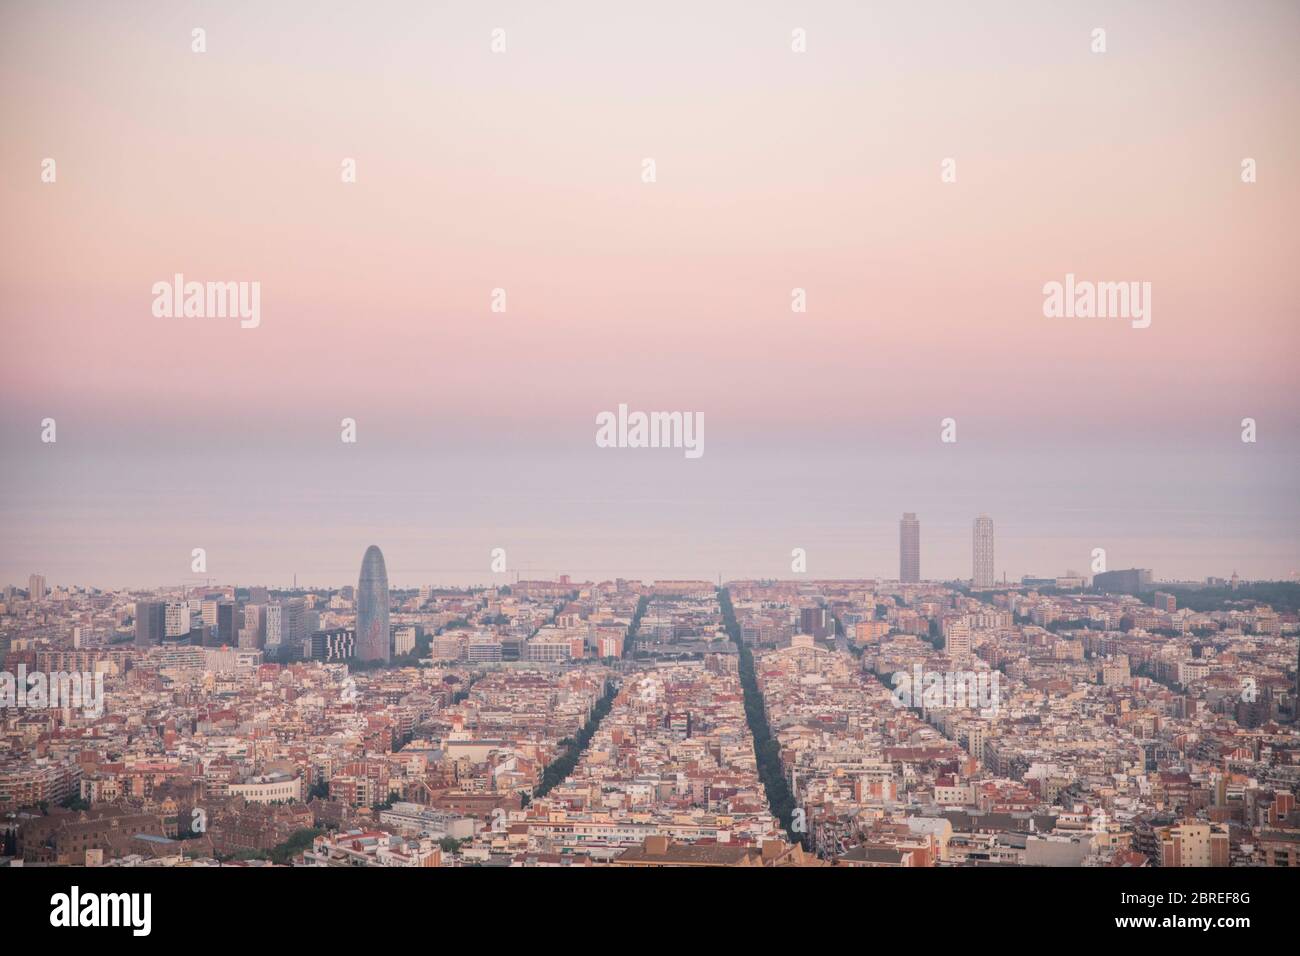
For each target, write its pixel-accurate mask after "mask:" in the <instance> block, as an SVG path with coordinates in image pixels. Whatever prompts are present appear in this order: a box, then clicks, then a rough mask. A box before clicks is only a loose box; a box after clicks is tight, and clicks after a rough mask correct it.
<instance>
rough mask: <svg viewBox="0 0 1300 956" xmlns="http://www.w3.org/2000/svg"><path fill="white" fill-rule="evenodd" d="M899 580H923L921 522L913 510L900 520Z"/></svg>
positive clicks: (913, 581)
mask: <svg viewBox="0 0 1300 956" xmlns="http://www.w3.org/2000/svg"><path fill="white" fill-rule="evenodd" d="M898 580H900V581H902V582H903V583H904V584H916V583H917V582H918V581H920V580H921V522H919V521H917V520H916V514H915V513H914V512H911V511H908V512H904V514H903V520H902V521H900V522H898Z"/></svg>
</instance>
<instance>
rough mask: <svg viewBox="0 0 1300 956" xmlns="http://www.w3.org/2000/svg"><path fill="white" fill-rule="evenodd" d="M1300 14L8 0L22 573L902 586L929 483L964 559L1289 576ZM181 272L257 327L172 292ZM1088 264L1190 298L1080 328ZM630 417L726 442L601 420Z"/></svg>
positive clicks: (1298, 549) (7, 480) (161, 578)
mask: <svg viewBox="0 0 1300 956" xmlns="http://www.w3.org/2000/svg"><path fill="white" fill-rule="evenodd" d="M195 27H202V28H203V29H205V30H206V44H207V46H206V52H204V53H202V54H197V53H194V52H192V50H191V30H192V28H195ZM1096 27H1103V28H1105V30H1106V35H1107V44H1108V47H1107V51H1106V52H1105V53H1104V54H1100V55H1099V54H1094V53H1092V52H1091V51H1090V48H1089V44H1090V32H1091V31H1092V30H1093V29H1094V28H1096ZM495 28H500V29H503V30H504V31H505V38H506V49H505V51H504V52H502V53H496V54H494V53H493V52H492V51H491V49H490V43H491V39H492V30H493V29H495ZM794 28H803V29H806V30H807V52H806V53H802V54H795V53H793V52H792V50H791V31H792V30H793V29H794ZM1298 40H1300V8H1297V6H1296V5H1295V4H1291V3H1282V2H1278V3H1270V2H1263V3H1259V4H1257V5H1253V6H1252V8H1251V15H1250V16H1243V15H1242V14H1241V10H1240V8H1238V7H1235V6H1234V5H1232V4H1227V3H1211V2H1189V3H1178V2H1153V3H1148V4H1143V5H1141V6H1140V7H1133V6H1127V5H1119V4H1110V3H1101V4H1096V5H1093V6H1092V7H1091V8H1089V9H1088V10H1086V11H1079V10H1071V9H1066V8H1057V7H1050V6H1044V5H1039V4H1033V3H1020V2H1002V3H990V4H982V5H979V6H973V7H971V8H969V9H967V8H961V7H957V8H955V9H952V8H948V7H931V6H930V5H925V4H922V5H916V6H912V7H906V8H903V7H884V8H873V9H864V8H861V7H860V6H858V5H856V4H853V3H848V2H836V3H826V4H819V5H817V6H816V7H815V8H804V7H800V6H797V5H795V6H791V5H788V4H784V3H775V2H768V3H741V2H738V0H723V2H719V3H716V4H710V5H709V6H708V7H706V8H701V7H700V6H699V5H697V4H689V3H685V2H669V3H662V4H656V5H654V6H653V7H647V8H636V7H626V8H615V7H611V6H609V5H606V4H600V3H596V2H588V0H582V2H576V0H575V2H559V3H555V4H548V5H546V7H545V9H541V8H538V7H536V6H535V5H532V4H526V3H499V4H493V5H491V6H490V7H487V8H481V9H480V8H478V7H477V6H473V5H465V6H459V5H447V6H438V5H431V4H426V3H415V2H405V3H393V4H389V5H386V6H385V8H384V11H383V15H382V16H381V15H375V12H374V11H372V10H367V9H365V8H362V7H354V6H352V5H349V4H345V3H322V4H310V5H309V4H305V3H284V4H277V5H275V6H273V7H267V6H265V5H261V4H255V3H249V2H231V3H223V4H221V5H218V6H206V5H205V6H197V5H196V6H185V7H177V6H175V5H171V4H163V3H156V2H139V3H132V4H127V5H122V6H117V5H114V6H113V7H109V6H105V5H98V4H93V3H62V4H60V3H50V4H45V3H35V2H17V3H11V4H6V5H5V6H4V8H3V9H0V80H2V81H3V82H0V115H3V117H4V120H5V128H6V134H5V136H4V138H3V141H2V142H0V169H3V171H4V173H5V175H4V176H0V203H3V205H4V208H5V209H6V211H7V212H8V215H7V217H6V228H5V229H4V230H3V240H2V242H3V246H2V251H3V255H0V290H2V291H3V295H4V301H5V310H4V315H5V323H4V327H5V343H4V348H3V349H0V457H2V458H3V461H4V463H5V470H4V478H3V479H0V540H2V541H3V542H4V543H3V545H2V546H0V582H12V583H14V584H17V585H19V586H22V585H23V584H24V583H25V582H26V580H27V576H28V575H29V574H31V573H33V572H40V573H44V574H45V575H46V577H47V579H48V580H49V581H50V583H51V584H58V583H81V584H86V585H89V586H99V587H118V586H136V587H156V586H159V585H164V584H166V583H167V582H169V581H174V582H177V583H183V582H187V581H192V580H193V579H194V577H195V576H194V575H192V574H191V572H190V553H191V550H192V549H193V548H196V547H202V548H205V549H206V551H207V560H208V569H209V571H208V574H207V575H206V576H207V577H212V578H214V579H219V580H223V581H227V582H232V583H233V582H241V583H242V582H248V583H265V584H273V585H281V584H286V583H288V582H290V581H291V580H292V577H293V575H294V573H295V572H296V573H297V574H298V578H299V580H300V581H302V582H312V581H319V582H321V583H322V584H326V583H329V584H332V585H334V586H341V585H342V584H346V583H348V581H349V580H351V581H353V582H355V579H356V576H357V572H358V571H359V568H360V561H361V554H362V552H363V551H364V550H365V548H366V546H367V545H369V544H372V543H373V544H378V545H379V546H380V547H381V548H382V549H383V551H384V554H385V556H386V558H387V563H388V568H389V573H390V578H391V581H392V582H393V583H394V585H398V586H416V585H419V584H436V583H456V581H454V580H451V579H450V578H449V577H448V576H452V575H464V576H465V577H464V578H463V579H462V580H465V581H476V582H481V583H494V582H504V581H507V580H509V579H511V578H512V577H513V571H514V570H516V569H520V570H524V569H528V568H533V569H546V570H551V571H553V572H554V573H557V574H558V573H570V574H573V575H574V576H575V577H578V576H593V577H598V578H599V577H614V576H624V577H642V578H646V577H653V576H655V575H654V574H650V575H647V574H645V573H644V572H645V571H646V570H647V569H649V570H651V571H653V570H654V569H663V573H662V574H660V575H659V576H662V577H673V576H676V577H687V576H691V577H706V578H709V579H711V580H712V579H715V578H716V576H717V574H718V573H719V572H721V573H722V574H723V575H724V577H736V578H742V577H789V576H790V552H791V550H792V549H793V548H796V547H798V548H803V549H805V551H806V552H807V556H808V564H807V577H808V578H810V579H811V578H832V577H891V576H896V575H897V573H898V519H899V517H900V516H901V515H902V513H903V512H908V511H910V512H916V513H917V514H918V516H919V518H920V521H921V574H922V576H923V577H924V578H928V579H935V580H937V579H958V578H966V577H969V576H970V574H971V522H972V520H973V519H974V518H975V516H976V515H977V514H980V513H987V514H989V515H990V516H991V517H992V519H993V522H994V526H995V531H996V552H995V554H996V557H995V570H996V573H997V576H998V578H999V579H1001V577H1002V575H1003V573H1004V572H1005V573H1006V574H1007V576H1008V578H1009V579H1010V580H1013V581H1014V580H1018V579H1019V578H1020V577H1021V576H1022V575H1024V574H1031V573H1032V574H1037V575H1041V576H1044V577H1048V576H1056V575H1059V574H1064V573H1065V572H1066V571H1067V570H1071V569H1073V570H1076V571H1078V572H1080V573H1087V572H1088V570H1089V565H1090V560H1091V553H1092V549H1093V548H1097V547H1104V548H1105V549H1106V551H1107V566H1108V567H1110V568H1112V569H1113V568H1125V567H1143V568H1151V569H1152V570H1153V572H1154V574H1155V576H1156V577H1157V578H1164V579H1193V580H1194V579H1201V578H1204V577H1206V576H1218V577H1227V576H1229V575H1231V574H1232V572H1233V571H1234V570H1235V571H1237V572H1238V573H1239V574H1240V575H1242V576H1243V577H1247V578H1256V579H1261V578H1271V579H1283V580H1285V579H1290V578H1291V576H1292V574H1293V573H1294V572H1296V571H1297V569H1300V495H1297V494H1296V488H1297V487H1300V408H1298V407H1297V402H1296V378H1295V356H1296V355H1297V354H1300V348H1298V346H1300V329H1298V324H1297V323H1298V320H1300V309H1298V308H1297V305H1296V301H1295V279H1294V271H1295V263H1296V262H1297V261H1300V241H1298V240H1297V238H1296V231H1295V224H1296V222H1297V221H1300V183H1297V181H1296V178H1295V177H1294V176H1293V175H1291V173H1292V171H1294V170H1295V169H1296V168H1297V165H1298V164H1300V125H1297V124H1296V123H1295V122H1294V118H1295V117H1296V116H1300V73H1297V71H1296V70H1295V51H1296V50H1297V49H1298V48H1300V44H1298V43H1297V41H1298ZM647 157H650V158H653V159H654V160H655V162H656V170H657V178H656V181H655V182H654V183H645V182H643V181H642V178H641V175H642V161H643V159H644V158H647ZM949 157H951V158H953V159H955V161H956V166H955V169H956V177H957V178H956V181H955V182H952V183H944V182H942V181H941V178H940V173H941V163H942V161H943V160H944V159H945V158H949ZM1245 157H1250V158H1253V159H1254V160H1255V161H1256V162H1257V163H1258V181H1256V182H1254V183H1250V184H1245V183H1243V182H1242V181H1241V162H1242V160H1243V158H1245ZM46 158H53V159H55V160H56V161H57V180H56V181H55V182H52V183H50V182H43V181H42V178H41V173H42V162H43V160H44V159H46ZM349 158H350V159H355V161H356V182H354V183H345V182H343V181H341V175H340V169H341V164H342V163H343V162H344V160H345V159H349ZM177 273H182V274H184V275H185V276H186V278H187V279H190V280H194V281H200V282H207V281H212V282H218V281H220V282H224V281H238V282H258V283H260V289H261V315H260V324H259V326H258V327H257V328H247V329H246V328H241V327H240V324H239V322H238V321H237V320H232V319H214V318H204V319H197V318H158V317H155V316H154V315H153V314H152V313H151V303H152V301H153V294H152V291H151V290H152V287H153V285H154V284H155V283H156V282H158V281H160V280H162V281H170V280H171V277H172V276H173V275H175V274H177ZM1067 274H1073V275H1077V276H1078V277H1080V278H1081V279H1084V280H1092V281H1115V282H1120V281H1123V282H1127V281H1141V282H1150V283H1151V287H1152V290H1153V292H1152V322H1151V325H1150V327H1149V328H1144V329H1142V328H1133V327H1131V326H1130V323H1129V322H1128V321H1126V320H1119V319H1054V318H1046V317H1044V314H1043V297H1044V295H1043V287H1044V284H1045V283H1048V282H1052V281H1061V280H1063V279H1064V277H1065V276H1066V275H1067ZM497 288H502V289H505V290H506V291H507V294H508V307H507V311H506V312H505V313H494V312H492V311H491V308H490V304H491V301H492V292H493V290H494V289H497ZM795 288H801V289H805V290H806V295H807V311H806V313H793V312H792V311H791V291H792V289H795ZM620 403H626V404H628V405H629V406H631V407H632V408H636V409H644V410H679V411H690V412H699V413H702V414H703V416H704V420H705V421H706V423H707V427H706V450H705V453H704V454H703V456H702V457H701V458H699V459H698V460H688V459H687V458H685V457H684V456H683V454H682V453H681V451H680V450H675V449H601V448H597V447H596V445H595V442H594V435H595V416H596V415H597V414H599V413H600V412H602V411H608V410H612V409H615V408H617V407H618V405H619V404H620ZM47 417H48V418H53V419H55V420H56V422H57V435H58V438H57V442H55V443H51V444H46V443H42V441H41V432H42V425H41V423H42V421H43V420H44V419H46V418H47ZM949 417H951V418H955V419H956V423H957V438H958V440H957V442H956V443H955V444H944V443H941V442H940V428H941V422H942V420H943V419H945V418H949ZM344 418H351V419H354V420H355V421H356V423H357V432H358V440H357V442H356V443H355V444H345V443H343V442H341V441H340V423H341V421H342V420H343V419H344ZM1245 418H1251V419H1254V420H1255V421H1256V422H1257V425H1258V441H1257V442H1256V443H1253V444H1251V443H1244V442H1242V441H1241V431H1242V426H1241V422H1242V420H1243V419H1245ZM493 548H504V549H505V550H506V553H507V568H508V572H507V573H505V574H500V575H494V574H491V573H490V572H489V561H490V553H491V550H492V549H493ZM440 569H447V570H446V575H448V576H444V572H443V571H442V570H440ZM475 569H479V570H475ZM583 569H590V570H585V571H584V570H583ZM638 570H639V571H641V572H642V573H639V574H638V573H636V572H637V571H638Z"/></svg>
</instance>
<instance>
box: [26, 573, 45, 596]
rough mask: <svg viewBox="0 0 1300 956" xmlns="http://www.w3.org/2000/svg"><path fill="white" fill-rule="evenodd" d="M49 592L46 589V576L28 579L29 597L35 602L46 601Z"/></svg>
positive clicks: (38, 575)
mask: <svg viewBox="0 0 1300 956" xmlns="http://www.w3.org/2000/svg"><path fill="white" fill-rule="evenodd" d="M48 593H49V591H48V590H47V589H46V587H45V575H43V574H33V575H32V576H31V577H29V578H28V579H27V596H28V597H29V598H30V599H31V600H32V601H34V602H40V601H44V600H45V595H46V594H48Z"/></svg>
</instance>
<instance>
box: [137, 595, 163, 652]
mask: <svg viewBox="0 0 1300 956" xmlns="http://www.w3.org/2000/svg"><path fill="white" fill-rule="evenodd" d="M166 633H167V605H166V604H165V603H163V602H162V601H136V602H135V646H136V647H154V646H155V645H157V644H160V643H162V639H163V635H164V634H166Z"/></svg>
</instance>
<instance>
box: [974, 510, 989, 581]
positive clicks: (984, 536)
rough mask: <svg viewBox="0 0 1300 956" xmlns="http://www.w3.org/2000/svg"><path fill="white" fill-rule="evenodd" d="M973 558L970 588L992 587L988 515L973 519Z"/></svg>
mask: <svg viewBox="0 0 1300 956" xmlns="http://www.w3.org/2000/svg"><path fill="white" fill-rule="evenodd" d="M974 558H975V562H974V564H975V566H974V574H973V575H972V577H971V584H972V586H973V587H976V588H991V587H993V519H992V518H990V517H989V516H988V515H980V516H979V517H978V518H976V519H975V550H974Z"/></svg>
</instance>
